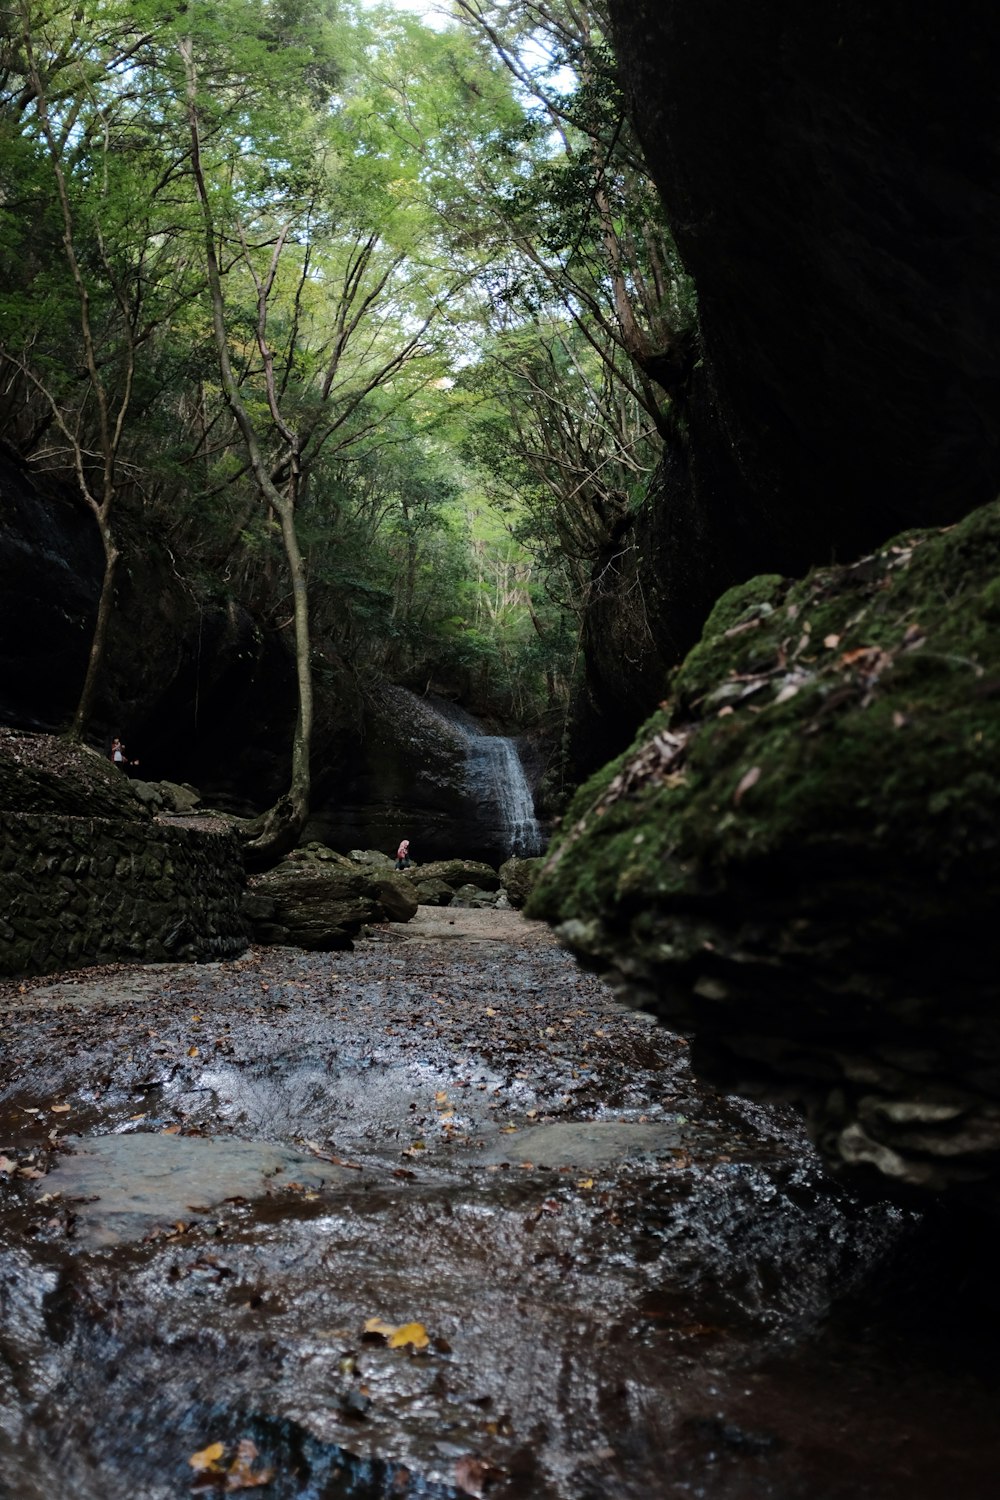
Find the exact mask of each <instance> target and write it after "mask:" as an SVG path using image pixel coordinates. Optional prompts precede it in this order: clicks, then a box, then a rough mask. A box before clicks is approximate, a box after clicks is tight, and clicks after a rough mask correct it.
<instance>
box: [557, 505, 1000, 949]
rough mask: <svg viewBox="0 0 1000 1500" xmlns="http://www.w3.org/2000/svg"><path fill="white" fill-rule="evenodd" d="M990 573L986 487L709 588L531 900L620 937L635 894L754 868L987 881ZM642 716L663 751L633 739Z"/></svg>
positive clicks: (669, 905)
mask: <svg viewBox="0 0 1000 1500" xmlns="http://www.w3.org/2000/svg"><path fill="white" fill-rule="evenodd" d="M998 575H1000V506H998V505H992V506H989V507H987V508H985V509H984V510H982V511H980V512H977V513H976V514H975V515H973V516H971V517H969V518H968V519H967V520H966V521H964V522H962V523H961V524H960V525H958V526H956V527H953V528H951V529H950V530H948V531H944V532H922V533H914V532H907V533H904V534H903V535H902V536H901V537H900V538H898V539H896V540H894V541H893V542H891V543H888V544H887V545H886V547H884V548H883V549H881V550H880V551H879V552H878V553H876V554H874V555H873V556H872V557H870V558H866V559H863V560H862V561H861V562H860V563H857V564H854V565H853V566H850V567H841V568H824V569H817V570H815V571H814V572H813V573H811V574H810V575H809V576H808V577H807V578H805V579H803V580H801V581H799V582H796V583H794V584H792V583H789V582H787V581H785V580H782V579H780V578H776V577H773V576H767V577H764V578H760V579H754V580H751V582H750V583H748V584H744V585H742V586H741V587H740V588H739V589H734V590H730V591H729V593H727V594H726V595H725V596H724V597H723V598H722V599H721V600H720V601H719V604H718V605H717V606H716V608H715V610H714V611H713V614H712V616H711V618H710V620H709V622H708V625H707V626H706V630H705V633H704V636H703V639H702V641H701V642H700V643H699V645H698V646H697V647H696V648H695V649H694V651H692V653H691V654H690V656H689V657H688V659H687V661H686V662H685V663H684V664H683V666H682V667H681V669H680V671H679V672H678V674H677V677H676V679H675V682H674V684H673V699H672V706H671V707H669V708H668V709H666V710H664V711H661V712H660V713H658V714H656V715H654V717H653V718H652V719H651V720H650V721H649V723H648V724H647V725H645V726H644V727H643V729H642V731H641V732H640V734H639V736H638V738H637V740H636V742H635V744H634V745H633V747H632V749H631V750H630V751H629V752H628V753H627V754H626V755H624V756H622V757H620V758H619V759H618V760H617V761H615V762H614V763H612V765H610V766H608V767H606V768H605V769H604V771H602V772H601V773H599V774H598V775H597V776H595V777H594V778H592V780H591V781H590V782H589V783H588V784H587V785H586V787H584V788H583V789H581V791H580V792H579V793H578V795H577V797H576V799H575V800H574V802H573V804H572V806H571V808H570V810H569V812H568V814H567V816H566V818H565V819H564V824H563V833H562V837H561V839H560V840H559V842H558V843H557V844H556V846H555V848H554V850H553V852H552V855H551V856H550V858H549V861H548V863H547V866H546V868H545V871H544V872H543V875H542V878H541V880H540V882H539V885H538V886H537V887H536V891H535V894H534V896H533V898H532V902H531V911H532V912H533V913H534V914H537V915H542V916H545V917H548V918H549V919H550V920H552V921H562V920H566V919H569V918H576V919H584V920H587V919H596V920H598V921H599V923H600V924H601V925H602V931H603V932H604V938H603V939H602V941H605V940H607V933H608V931H609V930H610V928H614V929H615V930H617V931H619V932H620V933H627V934H628V935H629V940H630V941H633V940H635V938H636V932H637V929H636V927H635V924H636V921H637V920H638V914H639V913H641V912H642V911H643V910H645V909H647V908H649V907H650V906H652V907H655V908H659V909H661V910H669V911H681V910H686V911H688V912H693V911H696V910H697V908H698V905H699V903H700V902H703V901H704V900H706V899H709V898H710V897H711V898H712V899H714V895H715V893H717V892H718V891H719V890H722V889H732V888H733V887H734V885H740V883H741V882H742V883H744V884H745V883H746V882H751V883H752V882H753V881H754V879H755V878H756V876H755V872H759V871H761V870H763V869H767V871H768V872H769V873H768V876H767V878H768V879H769V880H771V881H772V882H776V883H777V884H780V883H781V882H782V881H783V880H784V881H788V880H790V881H792V882H793V884H794V883H795V882H796V881H798V882H800V883H802V882H807V881H808V880H809V879H810V878H811V876H810V869H811V868H812V869H815V868H819V869H821V870H823V871H830V870H835V871H836V872H838V873H837V880H838V881H839V882H840V886H841V887H843V889H842V890H841V893H840V895H838V897H837V899H838V900H841V899H843V900H845V901H850V899H852V898H850V896H849V894H845V892H846V890H847V886H848V885H849V883H850V875H851V871H852V869H856V870H857V871H858V872H863V871H864V869H865V867H866V866H867V865H869V864H870V865H871V866H872V867H877V868H878V870H879V871H881V872H885V871H886V870H888V871H890V872H891V877H892V878H891V879H890V881H889V885H890V887H891V888H890V889H886V890H883V888H884V887H885V883H886V882H885V878H884V873H883V875H880V876H879V878H878V879H877V880H876V881H875V882H874V889H875V890H876V891H882V892H883V895H884V899H885V900H887V901H889V902H890V904H891V903H893V902H896V903H897V904H898V905H899V907H900V910H901V911H903V910H904V909H905V904H906V902H907V901H912V890H913V887H914V886H915V885H916V884H918V883H922V886H923V887H924V888H927V885H928V882H931V883H933V882H935V881H939V880H940V879H941V878H943V876H944V875H946V874H947V873H948V872H953V871H956V870H959V869H964V870H966V871H969V870H972V869H973V868H974V869H976V870H978V871H987V872H991V871H992V872H993V874H992V878H994V879H995V880H996V881H997V884H1000V878H998V872H997V871H996V870H995V869H994V866H995V865H996V863H997V856H998V849H1000V834H998V830H1000V770H998V768H1000V753H998V752H1000V583H998ZM751 622H754V623H751ZM744 627H745V628H744ZM664 731H667V732H669V733H670V734H672V735H674V736H676V737H678V738H680V739H682V740H684V741H686V749H685V750H684V751H683V753H682V754H680V755H679V756H676V757H674V758H672V759H671V757H670V756H668V755H666V754H664V755H662V756H660V755H658V754H657V752H656V751H655V750H654V749H653V748H652V747H653V746H654V745H655V737H656V736H657V735H662V734H663V733H664ZM862 885H864V880H863V879H862V878H860V875H859V888H860V886H862ZM897 885H898V889H897ZM869 895H871V892H870V891H869ZM802 900H803V906H804V907H808V906H809V904H810V903H809V900H808V892H807V891H805V890H803V894H802ZM640 946H641V945H640Z"/></svg>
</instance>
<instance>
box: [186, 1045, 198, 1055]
mask: <svg viewBox="0 0 1000 1500" xmlns="http://www.w3.org/2000/svg"><path fill="white" fill-rule="evenodd" d="M197 1056H198V1048H197V1047H189V1048H188V1057H197Z"/></svg>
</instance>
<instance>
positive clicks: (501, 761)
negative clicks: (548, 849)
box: [466, 731, 544, 858]
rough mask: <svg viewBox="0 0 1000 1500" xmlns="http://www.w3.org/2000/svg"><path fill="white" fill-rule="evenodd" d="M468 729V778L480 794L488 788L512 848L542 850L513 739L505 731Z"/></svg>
mask: <svg viewBox="0 0 1000 1500" xmlns="http://www.w3.org/2000/svg"><path fill="white" fill-rule="evenodd" d="M466 732H467V734H468V743H469V780H470V781H471V782H472V784H473V786H474V787H475V789H476V790H477V792H479V793H480V795H481V794H482V793H483V792H484V791H485V792H486V793H487V795H490V794H492V797H493V799H495V801H496V804H497V807H498V809H499V812H500V820H501V826H502V827H503V828H504V829H505V830H506V834H507V845H508V849H509V852H510V853H511V854H516V855H519V856H520V857H521V858H527V857H528V856H530V855H533V854H540V853H541V850H542V844H543V842H544V841H543V837H542V830H541V826H540V825H539V822H538V819H537V818H536V817H535V803H534V799H533V798H532V795H531V788H530V787H529V785H528V779H527V777H526V776H525V774H524V767H523V766H522V764H521V757H520V756H519V755H518V753H517V746H516V745H515V743H514V741H513V740H511V739H508V738H507V737H506V736H505V735H498V734H471V733H468V731H466Z"/></svg>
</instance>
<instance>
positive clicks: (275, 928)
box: [243, 860, 385, 951]
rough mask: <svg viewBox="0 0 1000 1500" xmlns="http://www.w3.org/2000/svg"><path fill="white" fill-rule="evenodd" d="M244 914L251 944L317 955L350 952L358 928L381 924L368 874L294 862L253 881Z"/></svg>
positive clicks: (374, 888) (375, 891)
mask: <svg viewBox="0 0 1000 1500" xmlns="http://www.w3.org/2000/svg"><path fill="white" fill-rule="evenodd" d="M243 911H244V916H245V917H246V919H247V921H248V923H249V925H250V929H251V933H252V935H253V938H254V941H255V942H258V943H265V944H274V943H280V944H289V945H290V946H292V947H296V948H310V949H317V950H320V951H325V950H328V949H335V948H349V947H350V946H351V943H352V940H353V939H354V938H355V937H356V936H357V934H358V932H359V931H360V930H361V928H362V927H364V926H366V925H367V924H368V923H371V922H381V921H384V920H385V913H384V911H383V909H382V906H381V904H380V902H379V899H378V885H377V880H375V879H373V877H372V875H371V874H370V873H369V872H368V871H366V870H361V869H355V870H345V869H343V868H341V867H340V866H339V865H323V864H319V863H312V862H302V861H296V860H283V861H282V862H281V864H279V865H276V866H275V868H274V869H273V870H269V871H268V872H267V874H265V875H260V876H257V877H255V878H254V880H253V882H252V884H251V886H250V889H249V890H248V892H247V895H246V896H245V897H244V906H243Z"/></svg>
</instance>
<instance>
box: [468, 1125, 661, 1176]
mask: <svg viewBox="0 0 1000 1500" xmlns="http://www.w3.org/2000/svg"><path fill="white" fill-rule="evenodd" d="M682 1144H683V1140H682V1135H681V1130H680V1127H679V1126H678V1125H676V1124H675V1123H673V1122H672V1121H662V1122H657V1123H654V1124H639V1123H638V1122H635V1123H633V1122H632V1121H630V1120H579V1121H576V1120H574V1121H563V1120H560V1121H558V1122H557V1123H556V1124H554V1125H531V1126H529V1127H528V1129H527V1130H518V1131H516V1132H514V1133H512V1134H510V1135H505V1136H504V1137H503V1138H502V1140H500V1141H498V1142H497V1143H496V1144H495V1145H493V1146H490V1147H488V1148H487V1149H486V1150H485V1151H483V1152H482V1153H481V1155H480V1154H478V1153H477V1158H478V1161H479V1162H481V1163H482V1164H483V1165H487V1166H489V1165H497V1164H500V1163H503V1162H522V1161H531V1162H533V1163H534V1164H535V1166H536V1167H579V1168H581V1169H583V1168H589V1169H591V1170H593V1171H597V1170H598V1169H599V1168H601V1167H611V1166H619V1165H620V1164H621V1163H622V1162H625V1161H629V1160H646V1161H650V1160H652V1161H656V1160H658V1159H659V1158H660V1157H663V1156H667V1155H669V1154H670V1153H671V1152H673V1151H675V1150H677V1148H678V1147H680V1146H681V1145H682Z"/></svg>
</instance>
